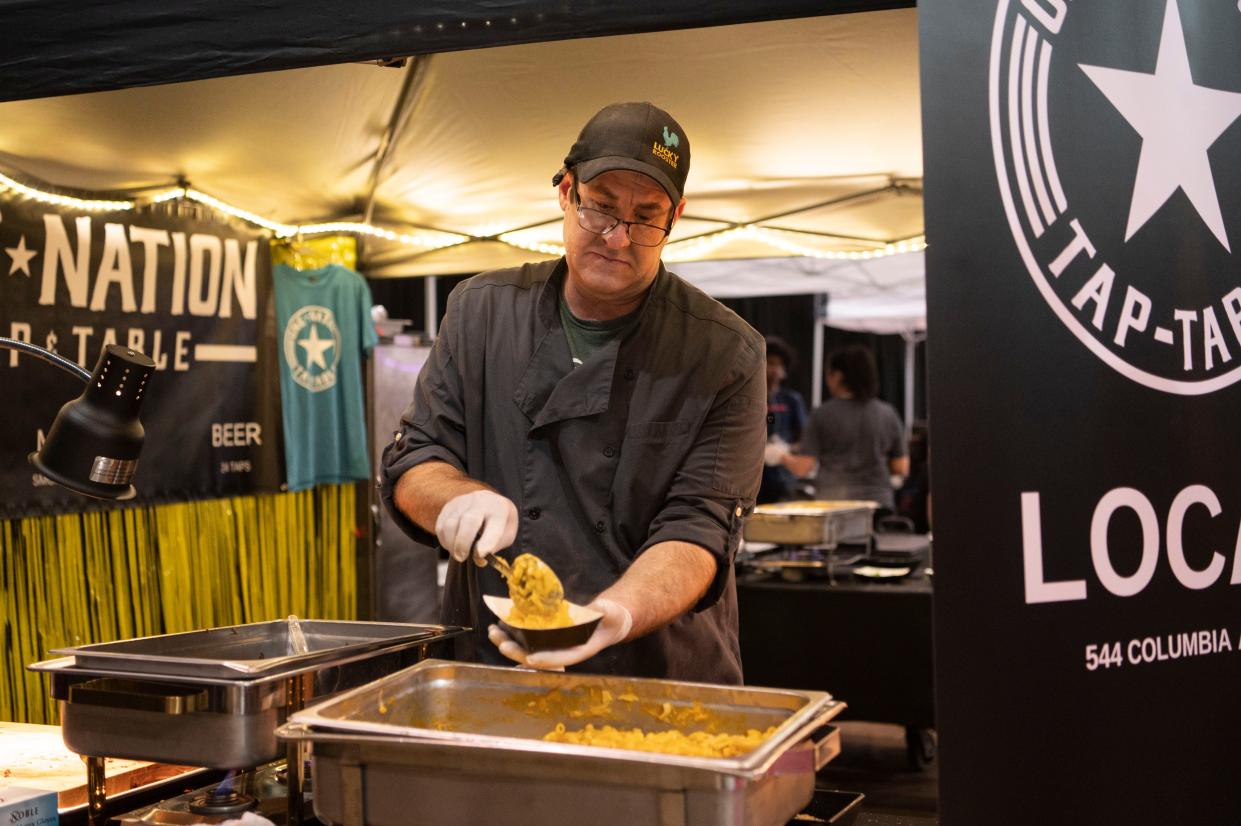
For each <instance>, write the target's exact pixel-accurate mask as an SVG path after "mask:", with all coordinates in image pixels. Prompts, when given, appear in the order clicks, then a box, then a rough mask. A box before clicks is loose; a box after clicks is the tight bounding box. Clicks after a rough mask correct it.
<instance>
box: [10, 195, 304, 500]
mask: <svg viewBox="0 0 1241 826" xmlns="http://www.w3.org/2000/svg"><path fill="white" fill-rule="evenodd" d="M270 305H271V254H270V248H269V246H268V243H267V241H266V240H265V239H264V238H262V237H261V236H259V235H258V234H255V233H251V232H248V231H247V230H245V229H241V228H238V227H236V226H233V225H230V224H221V223H210V222H203V221H189V220H185V219H183V218H176V217H172V216H170V215H168V214H161V213H158V212H145V213H135V212H129V211H126V212H115V213H108V214H94V215H91V214H87V213H82V212H75V211H74V210H73V209H72V208H69V207H61V206H49V205H46V204H41V203H38V202H35V201H30V200H24V199H15V200H6V201H0V335H4V336H7V337H9V338H15V339H20V340H23V341H28V342H30V343H32V344H36V345H38V346H40V347H45V348H47V349H49V350H52V351H53V352H56V353H59V354H60V355H62V356H64V357H66V358H68V359H70V360H71V361H75V362H77V363H78V364H79V365H81V366H82V367H84V368H85V369H86V370H87V371H90V370H93V369H94V366H95V362H96V360H97V359H98V357H99V352H100V350H101V349H102V347H103V346H104V345H106V344H112V343H120V344H126V345H129V346H131V347H134V348H135V349H138V350H141V351H142V352H144V353H146V354H147V355H149V356H151V357H152V358H153V359H154V360H155V363H156V373H155V375H154V377H153V378H152V380H151V382H150V386H149V388H148V391H147V394H146V400H145V401H144V402H143V408H142V413H141V418H142V422H143V426H144V428H145V430H146V445H145V447H144V449H143V453H142V457H141V459H140V461H139V463H138V472H137V476H136V478H135V480H134V484H135V486H136V487H137V489H138V496H139V501H159V500H165V499H185V498H196V497H208V496H222V495H228V494H234V493H242V492H248V491H254V490H258V489H275V488H276V487H278V486H279V482H280V478H281V476H282V470H281V468H280V466H279V454H278V442H279V438H280V416H279V407H278V404H279V396H278V393H279V389H278V383H277V380H276V376H275V374H274V365H275V364H276V361H275V359H274V358H273V357H272V356H271V352H272V348H273V347H274V338H273V336H272V330H273V329H274V325H273V323H272V321H271V318H270V313H271V310H272V308H271V306H270ZM267 374H270V375H267ZM0 383H2V385H3V387H4V388H5V393H4V411H5V412H4V419H3V420H4V427H3V428H0V517H6V518H10V517H14V516H20V515H27V514H31V513H42V512H49V511H65V510H83V509H86V508H88V507H91V506H92V500H88V499H84V498H82V497H80V496H78V495H76V494H73V493H70V492H68V491H65V490H63V489H62V488H59V487H57V486H54V485H52V484H51V483H50V482H49V481H48V480H47V479H46V478H45V477H43V476H41V475H40V474H38V473H37V472H35V471H34V469H33V468H32V467H31V466H30V465H28V464H27V462H26V456H27V454H29V453H30V452H31V451H33V450H35V449H36V448H37V447H38V445H39V443H40V440H41V439H42V438H43V435H44V434H45V433H46V431H47V428H48V427H49V425H50V424H51V422H52V420H53V419H54V418H55V415H56V411H57V410H59V408H60V406H61V405H62V404H64V403H65V402H66V401H68V400H70V399H72V398H76V397H77V396H78V395H79V394H80V393H81V392H82V388H83V385H82V383H81V381H80V380H78V379H75V378H73V377H72V376H70V375H69V374H68V373H66V372H63V371H61V370H58V369H56V368H55V367H53V366H52V365H50V364H47V363H45V362H42V361H39V360H37V359H35V358H33V357H30V356H19V355H18V354H17V353H16V352H15V351H11V350H0Z"/></svg>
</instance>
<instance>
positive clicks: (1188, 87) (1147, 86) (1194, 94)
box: [1078, 0, 1241, 252]
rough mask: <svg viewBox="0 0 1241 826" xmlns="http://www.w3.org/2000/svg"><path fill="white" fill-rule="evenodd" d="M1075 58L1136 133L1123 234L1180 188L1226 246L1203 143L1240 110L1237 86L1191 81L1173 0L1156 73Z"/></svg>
mask: <svg viewBox="0 0 1241 826" xmlns="http://www.w3.org/2000/svg"><path fill="white" fill-rule="evenodd" d="M1078 65H1079V66H1080V67H1081V70H1082V71H1083V72H1085V73H1086V76H1087V77H1089V78H1090V79H1091V80H1092V81H1094V84H1095V86H1097V87H1099V91H1101V92H1103V94H1104V95H1105V96H1106V97H1107V99H1108V100H1109V101H1111V103H1112V105H1113V106H1115V107H1116V109H1117V110H1118V111H1119V112H1120V114H1121V115H1123V116H1124V118H1125V120H1127V121H1129V125H1130V126H1132V127H1133V128H1134V129H1135V130H1136V131H1137V133H1138V134H1139V135H1141V136H1142V153H1141V155H1140V156H1139V158H1138V171H1137V177H1136V179H1135V180H1134V184H1133V201H1132V202H1131V204H1130V206H1129V225H1128V227H1126V229H1125V240H1126V241H1128V240H1129V239H1130V238H1132V237H1133V234H1134V233H1135V232H1137V231H1138V230H1139V229H1141V228H1142V226H1143V225H1144V224H1145V223H1146V222H1147V221H1149V220H1150V218H1151V216H1152V215H1154V214H1155V213H1156V212H1157V211H1158V210H1159V208H1160V207H1162V206H1163V205H1164V204H1165V203H1167V202H1168V199H1169V198H1171V197H1172V195H1173V194H1174V193H1175V192H1176V190H1177V189H1178V188H1180V189H1182V190H1184V191H1185V194H1186V195H1187V196H1188V197H1189V201H1190V203H1191V204H1193V205H1194V209H1196V210H1198V215H1199V216H1200V217H1201V218H1202V220H1203V222H1204V223H1205V224H1206V225H1207V227H1208V228H1209V229H1210V230H1211V232H1212V233H1214V234H1215V237H1216V238H1217V239H1219V242H1220V243H1221V244H1223V245H1224V249H1226V250H1228V251H1229V252H1231V251H1232V249H1231V247H1229V246H1228V235H1227V233H1226V232H1225V230H1224V219H1223V217H1222V216H1221V215H1220V211H1219V198H1218V196H1217V195H1216V194H1215V179H1214V178H1213V177H1212V175H1211V163H1210V160H1209V159H1208V158H1207V150H1208V149H1209V148H1210V147H1211V145H1212V144H1213V143H1215V141H1216V139H1218V138H1219V136H1220V135H1222V134H1223V133H1224V130H1225V129H1227V128H1228V127H1229V126H1231V125H1232V122H1233V121H1234V120H1236V119H1237V117H1238V116H1241V93H1237V92H1223V91H1219V90H1216V89H1208V88H1207V87H1205V86H1197V85H1195V84H1194V82H1193V78H1192V77H1190V72H1189V56H1188V54H1186V51H1185V34H1184V32H1183V31H1182V30H1181V16H1180V13H1179V12H1178V11H1177V8H1176V0H1168V5H1167V7H1166V8H1165V9H1164V15H1163V32H1162V33H1161V34H1160V35H1159V57H1158V58H1157V59H1156V61H1155V73H1154V74H1145V73H1143V72H1127V71H1124V70H1121V69H1107V68H1104V67H1102V66H1087V65H1085V64H1078Z"/></svg>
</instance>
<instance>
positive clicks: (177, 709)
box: [27, 621, 464, 769]
mask: <svg viewBox="0 0 1241 826" xmlns="http://www.w3.org/2000/svg"><path fill="white" fill-rule="evenodd" d="M278 624H279V625H284V622H283V621H281V622H280V623H278ZM257 625H259V626H270V625H272V623H258V624H257ZM316 625H318V623H317V622H316V621H311V622H304V623H303V627H306V626H311V628H314V627H315V626H316ZM324 625H325V626H331V627H334V630H332V632H331V634H325V633H318V634H314V635H313V638H314V640H315V642H312V643H311V644H312V646H315V645H319V646H322V645H324V644H326V642H327V640H328V638H329V637H331V636H333V635H337V636H339V635H341V634H344V636H345V637H346V638H347V639H345V640H341V641H339V642H340V644H338V645H336V646H335V647H333V648H331V649H326V650H317V651H312V652H311V656H310V657H273V658H271V659H270V660H262V661H261V663H260V665H262V666H264V668H263V669H262V670H261V672H260V673H257V674H249V675H248V674H244V673H239V672H238V671H237V670H236V669H235V668H232V667H230V666H228V665H225V663H226V662H230V661H224V660H221V661H213V660H210V659H208V658H207V657H208V654H209V653H214V654H217V655H221V656H225V657H227V656H232V655H236V654H237V653H238V652H239V651H245V650H252V649H246V648H245V647H244V646H243V647H242V648H241V649H237V648H234V647H233V646H232V644H231V643H230V644H226V645H223V646H221V647H212V646H201V647H197V648H193V649H192V650H191V652H187V653H192V655H193V656H190V657H188V658H185V661H178V660H177V658H176V657H174V656H171V654H172V653H173V652H172V651H171V650H170V648H169V647H168V644H167V642H166V641H167V640H176V639H177V638H184V637H187V636H193V635H194V634H198V635H203V636H199V637H198V639H200V640H211V639H217V637H215V636H214V634H215V632H218V631H225V632H231V631H233V630H239V633H237V634H236V635H234V634H232V633H229V634H226V635H225V636H224V638H223V639H224V640H226V641H228V640H253V639H254V637H252V636H251V635H250V634H248V633H246V630H245V629H247V626H237V627H235V628H234V629H229V628H225V629H212V630H211V631H206V632H193V633H192V634H171V635H167V636H165V637H146V638H143V639H138V640H129V641H127V642H129V643H138V644H140V645H139V646H137V650H131V649H130V648H129V647H128V646H125V644H124V643H105V644H104V645H105V646H111V648H109V649H108V653H109V654H110V655H112V656H104V657H102V658H101V659H99V660H95V659H94V658H93V657H92V656H91V655H87V656H86V663H89V664H90V665H87V664H85V663H84V662H83V657H82V655H81V654H78V655H75V656H73V657H60V658H59V659H55V660H48V661H45V662H40V663H34V664H32V665H30V666H27V667H28V668H29V669H30V670H31V671H37V672H42V673H46V674H47V675H48V678H49V680H50V682H51V694H52V697H53V698H55V699H56V700H57V701H58V703H59V708H60V721H61V733H62V736H63V737H64V741H65V745H66V746H68V747H69V749H70V750H72V751H74V752H76V753H78V754H82V755H92V756H95V757H123V758H127V759H131V760H147V761H152V762H159V763H175V764H180V765H190V766H206V767H210V768H218V769H241V768H250V767H252V766H257V765H259V764H261V763H267V762H270V761H272V760H277V759H279V758H281V757H282V756H283V755H284V748H283V744H281V743H280V742H279V741H278V740H277V739H276V733H275V732H276V728H277V726H279V725H280V724H281V723H283V722H284V721H285V719H286V718H287V717H288V714H289V713H290V712H291V711H294V710H296V709H298V708H301V707H302V706H303V705H304V704H305V703H307V702H310V701H312V700H315V699H326V698H328V697H331V696H335V695H337V694H339V693H341V692H343V691H347V690H349V689H353V688H356V687H357V686H360V685H364V684H365V683H369V682H372V681H374V680H377V679H380V678H381V677H385V676H387V675H389V674H392V673H393V672H396V671H399V670H400V669H402V668H405V667H407V666H409V665H412V664H414V663H416V662H419V661H420V660H422V659H424V658H425V657H426V656H427V654H428V653H429V652H430V651H431V650H432V648H431V647H432V646H433V645H435V644H437V643H440V642H443V641H445V640H448V639H451V638H452V637H454V636H456V635H458V634H460V633H462V632H463V630H464V629H461V628H458V627H454V626H438V625H413V624H402V623H336V622H329V623H324ZM377 625H378V626H387V627H388V628H387V630H388V632H389V633H390V634H391V637H390V638H389V639H387V640H384V641H382V642H379V643H374V639H373V635H374V632H375V628H374V626H377ZM340 626H354V627H355V628H354V630H356V631H357V635H350V634H348V633H347V632H346V631H345V630H344V629H342V628H341V627H340ZM259 630H260V631H262V632H263V634H261V635H260V637H259V638H265V639H276V638H278V636H279V635H278V634H277V633H275V632H274V629H271V628H260V629H259ZM317 630H318V631H321V632H322V631H325V630H326V629H325V628H324V627H322V626H320V628H319V629H317ZM307 632H308V634H307V636H308V637H311V636H312V634H311V632H310V629H309V628H308V629H307ZM368 635H369V636H368ZM372 643H374V644H372ZM101 647H103V646H84V647H83V648H92V649H98V648H101ZM118 647H119V648H121V649H122V650H118ZM70 650H77V651H81V650H82V649H70ZM95 656H98V655H95ZM170 661H171V662H170ZM98 662H102V663H104V664H105V667H98V665H97V663H98ZM238 662H244V661H238ZM269 664H270V665H269ZM187 671H188V672H189V673H188V674H187V673H185V672H187ZM218 674H222V675H224V676H214V675H218Z"/></svg>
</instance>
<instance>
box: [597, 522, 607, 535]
mask: <svg viewBox="0 0 1241 826" xmlns="http://www.w3.org/2000/svg"><path fill="white" fill-rule="evenodd" d="M606 528H607V525H605V524H603V520H602V519H600V520H599V521H598V522H596V523H595V532H596V533H603V532H604V530H605V529H606Z"/></svg>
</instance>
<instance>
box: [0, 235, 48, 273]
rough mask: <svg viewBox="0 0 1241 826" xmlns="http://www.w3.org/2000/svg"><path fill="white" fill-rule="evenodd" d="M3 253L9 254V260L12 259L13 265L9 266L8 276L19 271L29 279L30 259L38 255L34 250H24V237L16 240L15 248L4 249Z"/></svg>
mask: <svg viewBox="0 0 1241 826" xmlns="http://www.w3.org/2000/svg"><path fill="white" fill-rule="evenodd" d="M4 251H5V252H7V253H8V254H9V258H11V259H13V263H12V264H10V265H9V275H13V274H14V273H16V272H17V271H18V270H21V271H22V272H23V273H25V275H26V277H27V278H29V277H30V259H31V258H34V257H35V256H36V255H38V254H39V253H38V252H36V251H35V250H28V249H26V236H25V235H23V236H22V237H21V238H20V239H18V242H17V246H15V247H5V249H4Z"/></svg>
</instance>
